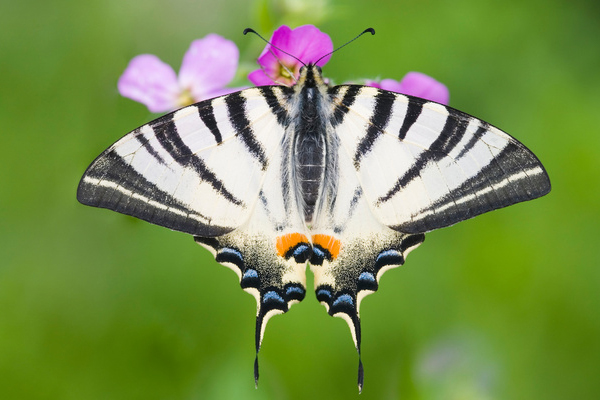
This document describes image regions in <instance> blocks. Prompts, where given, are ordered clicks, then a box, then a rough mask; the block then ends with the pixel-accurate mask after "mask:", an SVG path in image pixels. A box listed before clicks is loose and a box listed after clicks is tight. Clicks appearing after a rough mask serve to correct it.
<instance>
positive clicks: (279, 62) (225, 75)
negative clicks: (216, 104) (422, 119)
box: [118, 25, 449, 112]
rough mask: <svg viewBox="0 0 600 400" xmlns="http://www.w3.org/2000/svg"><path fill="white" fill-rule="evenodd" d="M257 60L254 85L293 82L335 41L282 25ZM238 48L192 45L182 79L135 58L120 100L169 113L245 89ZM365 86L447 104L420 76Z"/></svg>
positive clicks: (215, 40) (220, 41)
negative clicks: (238, 79) (236, 81)
mask: <svg viewBox="0 0 600 400" xmlns="http://www.w3.org/2000/svg"><path fill="white" fill-rule="evenodd" d="M270 43H271V44H272V45H267V46H266V47H265V49H264V50H263V52H262V53H261V55H260V56H259V58H258V64H259V66H260V68H259V69H257V70H255V71H252V72H251V73H250V74H249V75H248V79H249V80H250V81H251V82H252V83H253V84H254V85H256V86H261V85H273V84H279V85H286V86H292V85H294V84H295V82H296V80H297V78H298V76H299V72H300V68H301V67H302V65H304V64H310V63H316V64H317V65H318V66H320V67H322V66H323V65H325V64H326V63H327V62H328V61H329V59H330V58H331V55H330V54H329V53H331V52H332V51H333V43H332V41H331V38H330V37H329V36H328V35H327V34H326V33H323V32H321V31H320V30H319V29H318V28H316V27H314V26H312V25H304V26H300V27H298V28H296V29H291V28H289V27H288V26H285V25H284V26H281V27H279V28H278V29H277V30H276V31H275V32H274V33H273V36H272V37H271V39H270ZM238 58H239V51H238V49H237V47H236V45H235V44H234V43H233V42H232V41H230V40H227V39H225V38H223V37H221V36H219V35H216V34H210V35H207V36H206V37H204V38H203V39H198V40H195V41H194V42H192V44H191V45H190V48H189V49H188V51H187V52H186V53H185V55H184V57H183V62H182V64H181V68H180V69H179V75H176V74H175V71H174V70H173V69H172V68H171V67H170V66H169V65H167V64H165V63H164V62H162V61H161V60H160V59H159V58H158V57H156V56H154V55H151V54H143V55H140V56H137V57H135V58H134V59H132V60H131V62H130V63H129V65H128V66H127V68H126V69H125V72H124V73H123V75H121V78H120V79H119V83H118V88H119V93H121V95H122V96H124V97H128V98H130V99H133V100H135V101H138V102H140V103H142V104H144V105H146V106H147V107H148V109H149V110H150V111H151V112H166V111H172V110H175V109H177V108H180V107H183V106H186V105H189V104H192V103H195V102H198V101H202V100H206V99H210V98H213V97H217V96H221V95H224V94H227V93H231V92H235V91H238V90H241V89H243V88H242V87H236V88H228V87H226V85H228V84H229V83H230V82H231V81H232V80H233V78H234V77H235V74H236V70H237V67H238ZM365 83H366V85H368V86H373V87H377V88H380V89H384V90H390V91H392V92H398V93H403V94H407V95H411V96H417V97H422V98H425V99H427V100H432V101H436V102H438V103H442V104H448V100H449V92H448V89H447V88H446V86H445V85H444V84H442V83H440V82H438V81H436V80H435V79H433V78H432V77H430V76H428V75H425V74H422V73H420V72H409V73H408V74H406V75H405V76H404V78H402V80H401V81H399V82H398V81H395V80H393V79H383V80H381V81H380V82H376V81H369V80H368V81H366V82H365Z"/></svg>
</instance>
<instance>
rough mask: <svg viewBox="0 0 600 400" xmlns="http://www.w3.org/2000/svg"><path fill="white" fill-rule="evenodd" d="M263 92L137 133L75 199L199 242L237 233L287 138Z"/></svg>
mask: <svg viewBox="0 0 600 400" xmlns="http://www.w3.org/2000/svg"><path fill="white" fill-rule="evenodd" d="M263 92H264V91H263V90H260V89H248V90H245V91H243V92H238V93H234V94H232V95H229V96H224V97H219V98H216V99H213V100H208V101H204V102H201V103H197V104H194V105H191V106H189V107H185V108H182V109H180V110H178V111H176V112H174V113H171V114H168V115H165V116H163V117H161V118H159V119H157V120H155V121H153V122H151V123H149V124H147V125H143V126H141V127H140V128H138V129H136V130H134V131H133V132H131V133H129V134H128V135H126V136H124V137H123V138H122V139H121V140H119V141H117V142H116V143H115V144H113V145H112V146H111V147H110V148H108V149H107V150H106V151H104V152H103V153H102V154H101V155H100V156H99V157H98V158H97V159H96V160H95V161H94V162H93V163H92V164H91V165H90V166H89V167H88V169H87V171H86V172H85V174H84V176H83V178H82V180H81V182H80V185H79V188H78V191H77V198H78V200H79V201H80V202H81V203H83V204H86V205H91V206H95V207H103V208H109V209H111V210H114V211H118V212H120V213H123V214H127V215H132V216H134V217H137V218H141V219H143V220H146V221H149V222H151V223H154V224H157V225H161V226H166V227H167V228H171V229H174V230H178V231H182V232H186V233H190V234H193V235H196V236H207V237H214V236H219V235H223V234H225V233H227V232H231V231H233V230H234V229H236V228H237V227H238V226H240V225H241V224H242V223H243V222H244V221H245V220H247V219H248V218H249V215H250V212H251V210H252V207H253V206H254V204H255V203H256V202H257V199H258V194H259V191H260V188H261V186H262V184H263V181H264V178H265V174H266V171H267V169H268V167H269V162H268V159H269V155H271V154H273V153H274V152H277V151H278V150H280V148H279V143H280V142H281V139H282V138H283V136H284V133H285V128H284V127H283V126H282V125H281V123H279V122H278V120H277V118H276V117H275V116H274V114H273V111H272V110H271V108H270V107H269V105H268V102H267V100H266V99H267V97H266V96H265V95H264V94H263ZM269 93H270V94H271V96H283V91H282V90H279V89H274V90H272V91H269ZM257 133H260V135H259V134H257ZM272 167H274V168H278V167H279V166H272Z"/></svg>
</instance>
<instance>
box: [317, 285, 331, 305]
mask: <svg viewBox="0 0 600 400" xmlns="http://www.w3.org/2000/svg"><path fill="white" fill-rule="evenodd" d="M316 295H317V300H319V301H320V302H324V303H328V304H329V302H330V301H331V289H329V288H326V287H323V288H318V289H317V292H316Z"/></svg>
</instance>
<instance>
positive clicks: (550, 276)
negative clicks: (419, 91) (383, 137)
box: [0, 0, 600, 400]
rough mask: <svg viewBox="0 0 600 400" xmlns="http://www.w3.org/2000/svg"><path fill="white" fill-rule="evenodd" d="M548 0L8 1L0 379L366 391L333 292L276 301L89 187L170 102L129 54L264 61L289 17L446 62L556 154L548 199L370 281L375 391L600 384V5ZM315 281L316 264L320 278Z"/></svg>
mask: <svg viewBox="0 0 600 400" xmlns="http://www.w3.org/2000/svg"><path fill="white" fill-rule="evenodd" d="M598 4H599V3H598V2H592V1H589V2H585V1H570V2H568V1H566V0H562V1H560V0H546V1H541V0H533V1H527V2H522V1H516V0H509V1H508V2H502V3H499V2H495V1H490V0H483V1H479V2H471V1H469V2H467V1H466V0H456V1H452V2H446V1H442V0H430V1H419V2H415V1H392V0H387V1H379V2H365V1H356V0H348V1H344V2H342V1H341V0H339V1H333V0H331V1H325V0H322V1H318V0H311V1H306V2H297V1H274V0H260V1H257V2H254V3H252V2H246V1H241V0H238V1H235V0H224V1H220V2H209V1H203V0H200V1H193V2H192V1H185V0H173V1H169V2H162V1H157V0H147V1H122V0H119V1H116V0H108V1H95V0H92V1H88V2H79V1H74V0H57V1H52V2H44V1H24V2H9V1H5V2H2V3H0V30H1V35H0V54H1V55H2V63H0V84H1V93H2V95H1V96H0V121H1V127H2V128H1V136H0V140H1V146H0V152H1V157H0V160H1V161H0V162H1V166H0V183H1V186H0V187H1V189H0V190H1V194H0V221H1V224H2V225H1V226H2V229H1V231H0V255H1V260H2V261H1V263H0V398H2V399H107V398H110V399H138V398H139V399H142V398H143V399H211V398H244V399H251V398H257V399H259V398H260V399H267V398H277V399H306V398H310V397H314V398H321V397H322V398H332V399H333V398H351V397H353V396H356V395H357V394H356V385H355V380H356V367H357V359H356V353H355V351H354V348H353V346H352V342H351V338H350V334H349V332H348V328H347V327H346V325H345V322H344V321H342V320H341V319H332V318H330V317H329V316H327V315H326V313H325V310H324V309H323V307H322V306H320V305H319V304H318V303H317V302H316V301H315V300H314V297H313V296H312V295H311V294H310V293H309V295H308V296H307V299H306V300H305V301H304V302H303V303H302V304H300V305H296V306H294V307H293V308H292V310H291V311H290V312H289V313H288V314H287V315H286V316H284V317H276V318H274V319H272V320H271V322H269V327H268V329H267V331H266V332H267V333H266V337H265V341H264V343H263V349H262V351H261V380H260V386H259V388H258V390H256V389H254V382H253V379H252V362H253V358H254V354H253V351H254V350H253V340H254V313H255V304H254V299H253V298H252V297H251V296H249V295H247V294H246V293H244V292H243V291H242V290H240V289H239V286H238V282H237V278H236V276H235V274H233V273H232V272H230V271H229V270H228V269H226V268H223V267H221V266H219V265H218V264H216V263H215V262H214V260H213V259H212V257H211V256H210V254H209V253H208V252H207V251H205V250H203V249H201V248H200V247H199V246H197V245H195V244H194V243H193V241H192V239H191V238H190V237H188V236H187V235H183V234H179V233H174V232H171V231H169V230H167V229H163V228H160V227H156V226H152V225H150V224H147V223H144V222H141V221H138V220H134V219H133V218H129V217H125V216H122V215H118V214H116V213H113V212H110V211H106V210H98V209H92V208H88V207H84V206H82V205H80V204H78V203H77V202H76V200H75V189H76V186H77V183H78V180H79V178H80V176H81V175H82V173H83V171H84V169H85V167H86V166H87V165H88V164H89V163H90V162H91V161H92V160H93V158H94V157H95V156H96V155H98V154H99V153H100V152H101V151H102V150H104V149H105V148H106V147H108V145H110V144H111V143H112V142H114V141H115V140H117V139H118V138H119V137H120V136H122V135H123V134H125V133H126V132H128V131H130V130H131V129H133V128H135V127H136V126H139V125H141V124H143V123H145V122H147V121H149V120H150V119H152V118H153V117H154V116H153V115H150V114H149V113H148V111H147V110H146V109H145V108H144V107H143V106H141V105H139V104H136V103H134V102H132V101H130V100H126V99H123V98H120V97H119V96H118V93H117V90H116V81H117V78H118V77H119V75H120V74H121V73H122V71H123V70H124V68H125V66H126V65H127V62H128V61H129V60H130V59H131V58H132V57H133V56H135V55H137V54H140V53H153V54H157V55H159V56H160V57H161V58H162V59H163V60H165V61H166V62H168V63H169V64H171V65H174V66H176V68H178V66H179V64H180V62H181V57H182V56H183V54H184V52H185V50H186V49H187V47H188V46H189V44H190V43H191V41H192V40H193V39H196V38H200V37H203V36H204V35H206V34H208V33H210V32H215V33H219V34H221V35H223V36H225V37H227V38H229V39H232V40H234V41H236V43H238V45H239V46H240V49H241V54H242V57H243V58H244V60H245V61H246V62H249V63H252V62H253V60H254V59H255V58H256V56H257V55H258V54H259V52H260V51H261V49H262V48H263V45H264V44H263V43H262V42H260V41H259V40H258V39H257V38H255V37H248V36H246V37H244V36H242V34H241V32H242V30H243V29H244V28H246V27H248V26H250V27H254V28H256V29H260V30H261V31H262V32H263V33H264V34H265V36H269V35H270V31H271V30H272V29H273V28H275V27H276V26H277V25H278V24H280V23H282V22H287V23H291V24H296V25H297V24H304V23H318V24H319V27H320V29H322V30H323V31H325V32H327V33H329V34H330V35H331V37H332V39H333V40H334V43H336V44H341V43H344V42H345V41H347V40H348V39H350V38H352V37H354V36H355V35H356V34H357V33H359V32H360V31H361V30H363V29H364V28H366V27H369V26H372V27H374V28H375V29H376V30H377V35H376V36H374V37H371V36H368V37H364V38H362V39H361V40H359V41H357V42H355V43H353V44H352V45H351V46H349V47H347V48H345V49H344V50H343V51H340V52H339V53H337V54H336V55H335V56H334V57H333V59H332V60H331V62H330V63H329V64H328V65H327V66H326V68H325V74H326V75H327V76H328V77H330V78H333V79H334V80H335V81H337V82H343V81H346V80H351V79H358V78H375V77H382V78H395V79H399V78H401V77H402V76H403V75H404V74H405V73H406V72H407V71H410V70H416V71H421V72H424V73H427V74H429V75H431V76H433V77H435V78H436V79H438V80H440V81H442V82H444V83H445V84H447V85H448V87H449V88H450V93H451V100H450V103H451V105H452V106H454V107H456V108H458V109H461V110H464V111H466V112H469V113H471V114H473V115H476V116H478V117H481V118H483V119H485V120H487V121H489V122H491V123H493V124H496V125H498V126H500V127H501V128H503V129H505V130H507V131H508V132H510V133H511V134H512V135H514V136H515V137H517V138H518V139H520V140H521V141H523V142H524V143H525V144H526V145H527V146H529V147H530V148H531V149H533V151H534V152H535V153H536V154H537V155H538V156H539V157H540V159H541V160H542V161H543V162H544V164H545V166H546V167H547V169H548V171H549V174H550V176H551V179H552V183H553V191H552V193H551V194H550V195H549V196H547V197H545V198H542V199H539V200H536V201H533V202H530V203H526V204H520V205H516V206H513V207H510V208H508V209H505V210H500V211H496V212H493V213H490V214H487V215H484V216H481V217H478V218H476V219H475V220H472V221H468V222H464V223H461V224H458V225H457V226H454V227H451V228H448V229H443V230H441V231H438V232H434V233H431V234H429V235H428V238H427V240H426V242H425V243H424V244H423V246H421V247H420V248H419V249H418V250H416V251H415V252H414V253H413V254H411V255H410V256H409V257H408V260H407V264H406V265H405V266H404V267H401V268H399V269H396V270H393V271H390V272H388V273H387V274H386V275H385V277H384V278H383V279H382V281H381V287H380V290H379V292H378V293H377V294H375V295H373V296H370V297H368V298H367V300H366V301H365V302H364V303H363V307H362V317H363V318H362V320H363V361H364V364H365V389H364V391H363V394H362V395H361V398H362V399H370V398H377V399H383V398H386V399H394V398H400V397H401V398H402V399H405V400H409V399H515V398H518V399H565V398H576V399H595V398H598V397H599V396H600V381H599V380H598V379H597V375H598V371H600V340H598V338H599V337H600V295H599V293H600V268H598V267H599V266H600V257H599V252H600V251H599V249H598V244H597V241H598V237H599V234H598V226H600V191H599V190H598V188H597V186H598V183H599V182H600V161H599V157H598V151H599V148H600V134H599V132H598V127H599V126H600V113H599V112H598V110H599V109H600V74H598V67H599V65H600V46H599V44H598V38H599V37H600V25H599V24H598V20H599V18H600V7H599V6H598ZM308 280H309V287H311V285H312V282H311V280H312V278H311V277H310V274H309V277H308Z"/></svg>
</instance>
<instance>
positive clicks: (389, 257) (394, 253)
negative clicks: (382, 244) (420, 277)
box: [375, 249, 404, 270]
mask: <svg viewBox="0 0 600 400" xmlns="http://www.w3.org/2000/svg"><path fill="white" fill-rule="evenodd" d="M402 264H404V257H403V256H402V253H400V252H399V251H398V250H396V249H387V250H383V251H382V252H381V253H379V255H377V258H376V259H375V268H376V269H377V270H379V269H380V268H382V267H385V266H386V265H402Z"/></svg>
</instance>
